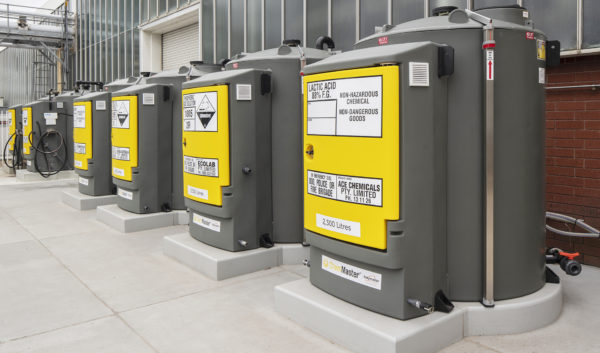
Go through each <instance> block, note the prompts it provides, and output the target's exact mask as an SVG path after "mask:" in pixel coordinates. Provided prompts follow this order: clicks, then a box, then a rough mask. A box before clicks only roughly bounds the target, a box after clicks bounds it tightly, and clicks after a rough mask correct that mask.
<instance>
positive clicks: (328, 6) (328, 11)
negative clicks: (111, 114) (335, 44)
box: [327, 0, 333, 37]
mask: <svg viewBox="0 0 600 353" xmlns="http://www.w3.org/2000/svg"><path fill="white" fill-rule="evenodd" d="M332 22H333V21H332V18H331V0H327V36H328V37H331V23H332Z"/></svg>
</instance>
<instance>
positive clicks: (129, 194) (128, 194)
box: [117, 188, 133, 200]
mask: <svg viewBox="0 0 600 353" xmlns="http://www.w3.org/2000/svg"><path fill="white" fill-rule="evenodd" d="M117 194H118V195H119V196H121V197H122V198H124V199H127V200H133V193H132V192H131V191H127V190H123V189H121V188H119V190H118V191H117Z"/></svg>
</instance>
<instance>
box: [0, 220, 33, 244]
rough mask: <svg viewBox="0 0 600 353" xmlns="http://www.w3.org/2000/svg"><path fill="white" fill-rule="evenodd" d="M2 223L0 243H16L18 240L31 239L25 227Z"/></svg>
mask: <svg viewBox="0 0 600 353" xmlns="http://www.w3.org/2000/svg"><path fill="white" fill-rule="evenodd" d="M0 223H2V226H1V227H2V230H1V231H0V245H2V244H10V243H17V242H20V241H27V240H33V237H32V236H31V234H30V233H29V232H28V231H27V229H25V228H23V226H21V225H20V224H16V223H15V224H6V225H5V224H4V222H2V221H0Z"/></svg>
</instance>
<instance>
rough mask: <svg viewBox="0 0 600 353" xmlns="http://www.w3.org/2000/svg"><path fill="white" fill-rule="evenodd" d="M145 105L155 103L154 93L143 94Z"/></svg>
mask: <svg viewBox="0 0 600 353" xmlns="http://www.w3.org/2000/svg"><path fill="white" fill-rule="evenodd" d="M142 104H143V105H154V93H143V94H142Z"/></svg>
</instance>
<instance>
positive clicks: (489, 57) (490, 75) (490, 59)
mask: <svg viewBox="0 0 600 353" xmlns="http://www.w3.org/2000/svg"><path fill="white" fill-rule="evenodd" d="M485 53H486V54H485V57H486V61H485V70H486V75H485V77H486V79H487V80H488V81H493V80H494V51H493V50H486V51H485Z"/></svg>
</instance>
